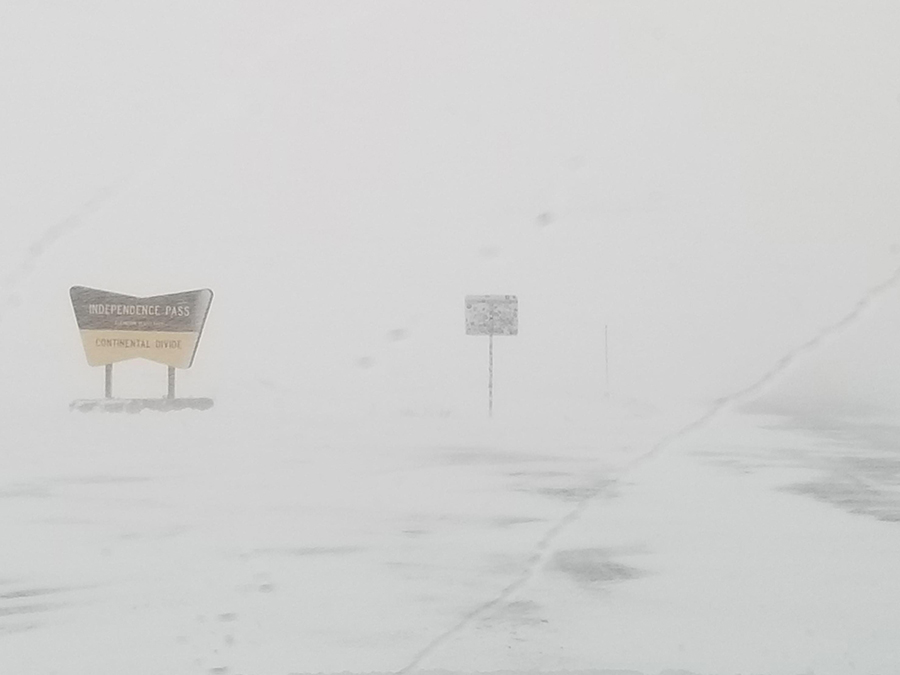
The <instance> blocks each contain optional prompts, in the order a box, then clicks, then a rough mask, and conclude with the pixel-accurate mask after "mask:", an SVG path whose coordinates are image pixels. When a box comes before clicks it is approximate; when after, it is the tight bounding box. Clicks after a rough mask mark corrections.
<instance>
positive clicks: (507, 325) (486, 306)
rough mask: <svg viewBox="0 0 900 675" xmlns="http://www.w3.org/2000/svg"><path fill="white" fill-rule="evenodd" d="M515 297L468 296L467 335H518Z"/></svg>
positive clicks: (517, 303)
mask: <svg viewBox="0 0 900 675" xmlns="http://www.w3.org/2000/svg"><path fill="white" fill-rule="evenodd" d="M518 333H519V300H518V298H516V296H515V295H467V296H466V335H518Z"/></svg>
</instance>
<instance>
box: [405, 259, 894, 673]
mask: <svg viewBox="0 0 900 675" xmlns="http://www.w3.org/2000/svg"><path fill="white" fill-rule="evenodd" d="M898 286H900V268H897V269H896V270H894V273H893V274H891V275H890V276H889V277H888V278H887V279H885V280H884V281H882V282H881V283H879V284H877V285H876V286H873V287H872V288H870V289H869V290H868V291H867V292H866V293H865V294H863V296H862V297H861V298H860V299H859V300H858V301H857V302H856V304H855V305H853V307H852V308H851V309H850V311H849V312H847V314H845V315H844V316H843V317H841V318H840V319H838V320H837V321H834V322H833V323H830V324H828V325H826V326H824V327H823V328H821V329H819V331H818V332H817V333H816V334H815V335H814V336H813V337H812V338H810V339H809V340H807V341H806V342H804V343H802V344H800V345H798V346H796V347H794V348H793V349H791V350H790V351H788V352H787V353H786V354H785V355H784V356H782V357H781V358H780V359H778V361H776V362H775V363H774V364H773V365H772V366H771V367H770V368H769V369H768V370H767V371H766V372H765V373H763V374H762V375H761V376H760V377H759V378H757V379H756V380H755V381H753V382H752V383H750V384H749V385H747V386H746V387H744V388H742V389H739V390H737V391H735V392H732V393H731V394H728V395H726V396H723V397H721V398H719V399H716V400H715V401H714V402H713V403H712V405H711V406H710V407H709V408H708V409H707V411H706V412H705V413H703V414H702V415H700V417H698V418H697V419H695V420H693V421H692V422H689V423H688V424H686V425H684V426H683V427H681V428H680V429H678V430H677V431H674V432H673V433H671V434H669V435H667V436H664V437H663V438H661V439H660V440H659V441H657V442H656V443H654V444H653V446H652V447H651V448H650V450H648V451H647V452H645V453H643V454H642V455H640V456H639V457H636V458H634V459H632V460H631V461H630V462H627V463H626V464H625V466H624V467H623V468H622V469H621V470H620V471H619V473H622V472H624V471H627V470H629V469H631V468H634V467H635V466H638V465H639V464H641V463H643V462H646V461H648V460H650V459H652V458H654V457H656V456H658V455H659V454H661V453H662V452H663V451H664V450H666V449H668V448H669V447H670V446H672V445H674V444H675V443H677V442H678V441H680V440H682V439H683V438H685V437H687V436H690V435H691V434H692V433H694V432H696V431H699V430H701V429H703V428H704V427H706V426H707V425H708V424H709V423H710V422H711V421H713V420H714V419H715V418H716V417H718V416H719V414H721V413H722V412H723V411H725V410H727V409H728V408H730V407H731V406H732V405H734V404H736V403H740V402H742V401H744V400H745V399H747V398H749V397H751V396H753V395H755V394H758V393H759V392H761V391H762V390H763V389H764V388H765V387H767V386H768V385H769V384H771V383H772V382H774V381H775V380H777V378H778V377H779V376H780V375H782V374H783V373H784V372H785V371H787V369H788V368H790V367H791V366H792V365H793V364H794V363H795V362H797V361H798V360H800V359H802V358H803V357H805V356H808V355H810V354H811V353H814V352H815V351H816V350H817V349H818V348H819V347H820V346H821V345H822V344H823V343H824V342H826V341H827V340H829V339H830V338H832V337H835V336H836V335H839V334H840V333H842V332H843V331H844V330H846V329H847V328H849V327H850V326H851V325H853V324H854V323H856V322H857V321H858V320H859V319H860V318H861V317H862V316H863V314H864V313H865V312H866V310H868V309H869V308H870V307H871V306H872V305H874V304H875V303H876V302H877V301H878V300H879V298H881V297H882V296H884V295H886V294H887V293H889V292H890V291H892V290H893V289H894V288H895V287H898ZM602 491H603V487H602V486H601V485H599V484H598V485H596V486H594V487H593V488H592V489H591V491H590V492H589V493H588V494H587V495H586V496H585V497H584V498H583V499H581V500H580V501H579V502H578V503H577V504H576V505H575V507H574V508H573V509H572V510H571V511H570V512H569V513H567V514H566V515H565V516H563V517H562V518H561V519H560V520H558V521H557V522H556V523H555V524H554V525H553V526H552V527H551V528H550V529H549V530H548V531H547V532H546V533H545V534H544V536H543V537H542V538H541V539H540V540H539V541H538V542H537V544H536V545H535V547H534V550H533V552H532V555H531V556H530V557H529V558H528V566H527V570H526V571H525V572H524V573H523V574H522V575H521V576H519V577H518V578H516V579H515V580H514V581H513V582H512V583H510V584H508V585H507V586H505V587H504V588H503V589H502V590H501V591H500V592H499V593H498V594H497V595H496V596H494V597H493V598H491V599H490V600H487V601H486V602H483V603H481V604H480V605H478V606H477V607H475V608H474V609H472V610H471V611H469V612H467V613H466V614H465V615H463V617H462V618H461V619H460V620H459V621H457V622H456V623H455V624H454V625H453V626H452V627H450V628H449V629H448V630H446V631H444V632H443V633H441V634H440V635H438V636H437V637H435V638H434V639H432V640H431V642H429V643H428V644H427V645H426V646H425V647H424V648H423V649H421V650H420V651H419V652H418V653H417V654H416V655H415V656H414V657H413V658H412V659H411V660H410V662H409V663H408V664H407V665H406V666H404V667H403V668H401V669H400V670H398V671H396V673H397V675H404V674H405V673H409V672H411V671H413V670H415V669H416V668H418V666H419V664H420V663H422V661H424V660H425V659H426V658H428V657H429V656H431V655H432V654H433V653H434V652H435V651H437V649H438V648H439V647H441V646H442V645H443V644H444V643H446V642H447V641H448V640H450V639H451V638H452V637H454V636H456V635H457V634H458V633H460V632H462V631H463V630H465V629H466V628H467V627H468V626H469V625H470V624H471V623H473V622H474V621H475V620H476V619H478V618H480V617H481V616H483V615H484V614H485V613H486V612H488V611H489V610H491V609H493V608H494V607H496V606H497V605H499V604H501V603H503V602H505V601H507V600H508V599H510V598H511V597H512V596H513V595H515V593H516V592H517V591H518V590H519V589H520V588H522V587H523V586H525V585H526V584H527V583H528V582H530V581H531V580H532V579H534V578H535V577H536V576H537V575H538V574H539V573H540V571H541V570H542V569H543V568H544V566H545V565H546V563H547V560H548V559H549V557H550V555H551V554H552V552H553V548H552V546H553V542H554V541H555V540H556V538H557V537H558V536H559V535H560V534H562V533H563V532H564V531H565V530H566V529H567V528H568V527H570V526H571V525H574V524H575V523H577V522H578V520H579V519H580V518H581V516H582V514H583V513H584V512H585V510H586V509H587V507H588V506H590V504H591V503H592V502H593V501H594V500H595V499H596V498H597V497H598V496H599V495H600V494H601V493H602Z"/></svg>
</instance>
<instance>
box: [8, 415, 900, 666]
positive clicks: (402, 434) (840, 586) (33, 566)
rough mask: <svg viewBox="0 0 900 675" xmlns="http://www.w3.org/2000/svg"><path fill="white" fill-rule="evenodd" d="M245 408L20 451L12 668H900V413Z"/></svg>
mask: <svg viewBox="0 0 900 675" xmlns="http://www.w3.org/2000/svg"><path fill="white" fill-rule="evenodd" d="M236 413H237V411H229V410H227V409H226V408H224V407H220V408H218V409H216V410H214V411H212V412H209V413H204V414H201V415H198V414H196V413H171V414H168V415H165V414H159V413H143V414H141V415H137V416H125V415H123V416H116V415H109V414H107V415H96V414H95V415H81V414H73V415H70V416H68V417H66V416H62V417H60V418H59V419H58V420H56V421H55V424H54V425H53V426H52V428H51V425H36V426H35V427H34V428H32V430H31V433H28V434H24V435H23V437H22V442H21V444H20V445H19V446H18V447H16V448H6V449H5V451H6V452H5V455H4V471H3V476H2V481H0V500H2V506H3V508H2V511H0V536H2V541H3V546H2V548H0V569H2V570H3V574H2V578H0V664H2V672H4V673H16V674H17V675H49V674H51V673H60V674H63V673H65V674H67V675H69V674H72V675H76V674H84V675H88V674H90V675H119V674H121V673H125V672H127V673H133V674H135V675H138V674H146V675H159V674H161V673H202V674H207V675H212V674H214V673H220V674H224V673H227V674H229V675H238V674H242V675H288V674H289V673H307V672H340V671H345V670H349V671H353V672H372V671H380V672H417V671H420V670H434V669H448V670H451V671H453V672H471V671H492V670H504V669H506V670H516V671H520V670H532V669H539V670H541V671H543V672H551V671H556V670H563V669H571V670H579V669H591V670H592V671H593V672H597V671H603V670H604V669H609V670H617V671H628V672H632V671H633V672H640V673H647V674H653V675H655V674H656V673H659V672H661V671H665V670H667V669H680V670H686V671H689V672H694V673H707V674H712V673H715V674H719V673H722V674H724V673H739V672H740V673H773V674H782V673H783V674H785V675H788V674H796V673H806V672H814V673H816V674H828V673H834V674H838V673H850V672H861V673H862V672H864V673H895V672H900V671H898V664H900V640H898V626H900V576H898V574H897V561H898V560H900V527H898V521H900V494H898V490H897V483H898V480H900V454H898V448H900V428H898V427H897V426H896V423H895V422H894V423H890V424H887V423H882V424H875V423H874V421H873V420H866V421H865V423H863V422H861V421H860V420H858V419H857V420H853V419H846V418H845V419H840V418H834V417H832V418H830V419H829V420H827V421H825V420H822V419H815V418H808V419H801V418H797V417H789V416H784V415H776V414H772V413H771V412H768V413H766V414H764V413H765V411H758V410H757V411H755V412H754V411H745V412H732V413H728V414H724V415H722V416H720V417H718V418H717V419H715V420H713V421H711V422H709V423H708V424H707V425H706V426H705V427H704V428H703V429H700V430H697V431H694V432H692V433H691V434H689V435H688V436H686V437H685V438H684V439H683V440H682V441H680V442H677V443H675V444H673V445H671V446H670V447H669V448H668V449H666V450H665V451H664V452H662V453H660V454H658V455H655V456H653V457H651V458H649V459H648V458H646V456H645V453H646V450H647V448H648V447H650V446H652V444H653V442H654V441H655V440H656V439H657V438H658V437H662V436H664V435H665V434H666V433H667V432H670V431H671V430H672V429H673V428H675V427H677V426H678V423H679V422H680V421H681V420H680V419H675V418H673V417H666V416H665V415H660V414H657V413H653V412H651V411H646V410H639V409H634V408H629V407H627V406H618V407H617V406H615V405H612V404H611V405H609V406H608V407H607V408H606V409H605V410H603V411H600V414H599V415H598V416H597V419H596V421H595V422H594V424H593V425H592V426H590V428H588V427H587V426H585V425H578V424H574V423H568V424H566V423H564V422H558V423H557V424H556V425H551V424H547V423H546V422H543V423H538V422H535V421H532V422H531V423H530V424H525V423H521V422H520V423H516V424H510V423H505V422H504V421H503V420H498V421H497V422H496V423H495V424H494V425H488V424H484V425H474V426H473V425H460V424H459V423H457V422H455V421H452V420H443V421H435V420H417V419H412V418H410V419H407V420H399V421H397V422H396V423H394V424H391V425H385V424H383V423H381V424H376V423H374V422H372V421H369V422H366V421H364V420H357V422H356V424H355V426H354V428H352V429H351V428H348V426H347V424H346V423H345V422H343V421H342V422H340V423H338V421H336V420H333V421H331V422H329V421H328V420H327V419H320V420H318V425H317V426H313V425H312V424H310V422H309V421H308V420H307V421H305V422H302V423H301V422H299V421H298V422H296V423H294V424H285V421H284V420H279V421H278V424H272V422H273V420H272V419H271V417H270V418H269V419H267V416H266V413H265V412H264V411H259V412H258V414H257V416H256V417H255V418H254V419H253V423H252V424H241V425H235V424H230V423H229V421H230V420H233V419H234V415H235V414H236ZM680 414H682V415H685V414H687V413H685V412H682V413H680Z"/></svg>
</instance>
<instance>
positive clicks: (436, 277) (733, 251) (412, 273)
mask: <svg viewBox="0 0 900 675" xmlns="http://www.w3.org/2000/svg"><path fill="white" fill-rule="evenodd" d="M898 19H900V7H898V6H897V5H896V4H895V3H890V2H884V3H852V4H851V3H830V2H828V3H823V2H815V3H812V2H803V3H801V2H793V3H718V2H708V3H693V2H679V3H664V2H660V3H640V2H560V1H554V2H542V3H536V2H492V3H483V2H453V3H450V2H429V3H420V2H377V3H375V2H365V3H362V2H361V3H335V2H327V3H325V2H320V3H256V2H253V3H249V2H248V3H220V2H192V3H169V4H162V3H147V4H146V5H144V6H142V7H135V6H130V5H129V6H125V5H122V4H121V3H107V4H99V3H94V4H92V5H90V6H88V5H85V4H83V3H78V4H77V5H64V4H55V5H54V4H40V5H38V4H35V3H24V2H21V3H20V2H12V3H10V2H7V3H3V5H2V6H0V81H2V82H3V83H4V87H3V92H4V93H3V105H2V107H0V184H2V185H3V186H4V187H3V190H0V272H2V274H0V284H2V287H0V293H2V298H0V301H2V302H3V303H4V304H6V301H7V300H10V299H12V301H14V302H15V303H17V304H15V305H14V306H12V307H7V308H6V310H3V312H2V314H0V335H2V340H3V343H4V345H5V347H6V353H7V354H9V355H11V356H13V355H14V357H13V358H11V359H9V360H7V361H5V362H3V363H2V364H0V396H2V397H4V398H7V399H9V398H11V397H22V396H25V397H30V398H34V397H37V396H38V394H39V392H43V395H44V396H45V397H49V400H50V401H52V402H53V405H58V404H59V403H60V402H63V403H64V402H66V401H68V400H70V399H72V398H79V397H86V396H93V395H96V394H98V393H99V392H100V390H101V386H102V384H101V379H102V375H101V373H100V372H99V371H97V372H91V371H90V370H89V369H88V368H87V366H86V365H85V363H84V360H83V356H82V354H81V351H80V349H81V348H80V343H79V340H78V336H77V333H76V330H75V324H74V320H73V317H72V315H71V310H70V308H69V307H68V296H67V289H68V287H69V286H71V285H74V284H80V285H88V286H95V287H98V288H104V289H108V290H112V291H116V292H122V293H132V294H138V295H141V294H147V295H149V294H156V293H165V292H174V291H179V290H185V289H189V288H197V287H210V288H212V289H213V290H214V291H215V292H216V299H215V301H214V303H213V308H212V312H211V314H210V319H209V322H208V325H207V332H206V334H205V335H204V339H203V342H202V344H201V347H200V352H199V354H198V358H197V361H196V363H195V367H194V369H193V370H192V371H191V372H189V373H186V374H184V375H183V376H182V382H183V386H184V391H185V392H186V393H192V394H196V395H215V396H219V397H221V396H240V395H248V396H251V395H252V396H257V395H262V393H263V392H266V391H269V390H268V389H267V388H266V386H267V385H266V384H262V383H270V384H272V385H275V387H276V388H279V389H280V390H281V391H282V392H284V395H287V393H286V392H292V395H294V396H296V397H298V400H300V401H302V405H303V406H305V408H304V409H313V408H314V409H323V410H325V409H335V408H337V409H351V408H352V409H357V410H376V411H383V412H392V413H393V412H397V411H398V410H403V409H410V410H416V411H418V412H425V413H428V412H434V411H439V410H444V409H446V410H451V411H454V412H460V413H468V412H471V411H480V410H481V408H482V406H483V404H484V387H485V380H486V372H485V371H486V359H487V345H486V344H485V340H482V339H476V338H471V337H466V336H465V335H464V334H463V319H462V309H463V307H462V303H463V296H464V295H465V294H467V293H513V294H516V295H518V296H519V303H520V312H521V316H520V335H519V336H518V337H515V338H505V339H498V340H497V345H496V347H497V349H496V355H497V361H496V371H497V372H496V377H497V380H496V385H497V392H496V393H497V400H498V406H500V407H501V409H503V408H502V406H506V408H505V409H506V410H507V411H511V410H515V411H518V412H520V413H523V414H528V411H530V410H534V409H536V408H539V407H540V406H541V405H543V403H542V402H545V401H547V400H556V401H559V400H568V399H578V400H579V401H580V402H581V403H585V402H586V403H587V404H588V405H589V404H590V402H591V401H593V400H595V399H596V398H598V397H599V396H601V395H602V392H603V389H604V383H603V379H604V378H603V358H602V347H603V328H604V326H605V325H609V330H610V335H611V340H612V342H611V366H612V382H613V390H614V392H615V393H618V394H621V395H627V396H634V397H638V398H642V399H656V398H659V397H666V396H672V395H674V396H678V397H685V398H690V399H703V400H707V399H711V398H714V397H717V396H720V395H723V394H725V393H728V392H729V391H732V390H735V389H739V388H741V387H743V386H745V385H746V384H748V383H750V382H752V381H753V380H755V379H756V378H757V377H759V376H760V375H761V374H762V373H763V372H764V371H765V370H767V369H768V368H769V367H770V366H771V365H772V364H773V363H774V362H775V361H777V360H778V359H779V358H780V357H781V356H782V355H783V354H784V353H786V352H787V351H788V350H790V349H791V348H793V347H795V346H796V345H798V344H800V343H802V342H804V341H806V340H807V339H809V338H811V337H812V336H813V335H815V334H816V332H817V331H818V330H819V329H820V328H821V327H822V326H824V325H827V324H829V323H831V322H833V321H835V320H837V319H839V318H840V317H841V316H842V315H844V314H846V313H847V312H849V311H850V310H851V309H852V307H853V305H854V303H855V302H856V301H857V300H858V299H859V298H860V297H861V296H862V295H863V293H864V292H865V290H866V289H867V288H869V287H871V286H874V285H875V284H877V283H879V282H880V281H882V280H883V279H885V278H887V277H889V276H890V275H891V274H892V273H893V272H894V271H895V270H896V269H897V268H898V267H900V227H898V218H897V217H898V215H900V192H898V191H897V189H896V186H897V185H898V179H900V143H898V141H900V43H898V42H897V40H896V26H897V21H898ZM110 186H112V188H110ZM91 200H96V208H89V209H87V210H85V204H86V203H87V202H90V201H91ZM73 214H82V217H81V218H80V219H79V220H78V221H73V222H72V224H73V227H72V228H65V227H63V226H61V223H64V222H65V221H66V219H68V218H70V217H71V216H72V215H73ZM544 214H546V215H544ZM542 223H544V224H543V225H542ZM48 231H49V233H50V234H49V237H48V235H47V234H46V233H47V232H48ZM56 233H61V236H56ZM42 238H43V239H46V242H47V244H48V245H47V246H45V247H44V248H43V251H42V255H40V256H38V257H33V256H31V255H30V254H29V247H31V246H33V245H34V244H35V242H37V241H40V240H42ZM29 261H33V263H34V264H33V265H30V262H29ZM7 275H10V276H7ZM4 279H5V281H4ZM897 296H898V294H897V292H896V291H895V292H893V293H891V294H888V295H887V296H885V298H884V301H883V302H882V303H879V304H878V305H877V306H876V307H875V308H874V310H873V312H870V314H874V315H877V316H874V317H872V319H871V321H870V323H871V325H872V326H873V328H872V330H873V333H872V334H871V335H869V334H867V333H865V332H863V333H859V332H857V334H856V337H855V338H854V340H855V342H854V346H853V348H852V349H850V350H849V351H847V352H846V353H843V354H842V355H840V356H839V357H837V356H835V357H834V358H836V359H837V363H838V366H839V367H838V366H834V367H832V366H833V365H834V364H832V365H828V364H827V363H822V364H820V366H819V370H818V371H816V368H815V367H812V368H813V371H814V372H817V373H818V374H816V375H811V376H810V377H811V378H812V379H814V380H816V379H817V381H818V384H816V385H814V387H813V388H814V389H817V390H820V389H821V388H822V387H823V386H832V387H834V388H835V389H837V390H841V391H843V390H845V389H847V386H846V385H847V383H848V382H855V381H858V380H859V379H860V378H869V379H870V380H871V376H872V375H873V374H876V373H881V374H883V373H885V372H888V373H892V374H896V373H898V372H900V365H898V357H897V356H896V350H895V349H893V347H892V346H891V345H892V344H893V342H892V341H891V340H890V339H887V338H886V337H884V336H889V335H894V336H895V335H896V330H897V328H898V326H900V319H898V318H897V316H898V314H897V312H896V311H895V310H893V309H892V307H895V306H896V303H897ZM875 327H877V330H878V331H880V332H879V333H877V335H880V336H881V337H877V336H876V333H875V332H874V331H875ZM396 328H404V329H406V330H408V331H409V335H410V337H409V339H407V340H405V341H401V342H391V341H390V340H389V339H388V336H387V334H388V331H390V330H392V329H396ZM363 357H369V358H371V359H372V360H373V361H372V362H373V363H374V366H373V367H372V368H369V369H362V368H360V367H358V365H357V362H358V360H359V359H360V358H363ZM159 368H160V367H159V366H154V365H152V364H148V363H129V364H124V365H123V366H121V367H120V371H121V373H122V375H121V377H123V378H125V379H124V380H122V381H123V382H124V384H123V385H122V386H123V387H125V389H126V390H127V391H124V390H123V392H122V393H123V395H124V394H126V393H128V392H130V393H133V394H134V395H141V394H148V393H149V394H155V393H157V389H158V388H161V387H163V386H164V373H162V372H159V373H158V372H157V370H158V369H159ZM823 370H824V372H826V373H828V374H826V375H822V371H823ZM830 373H835V375H834V377H832V376H831V375H830ZM129 378H131V379H129ZM157 380H158V382H157ZM898 380H900V378H898V377H893V376H891V377H884V376H883V375H881V376H880V380H879V383H880V385H879V387H880V388H879V389H878V393H877V394H876V396H882V395H884V396H887V395H888V394H890V395H891V396H893V395H895V394H896V395H898V397H900V393H898V390H897V387H898V385H897V384H895V383H896V382H897V381H898ZM129 387H131V388H130V389H128V388H129ZM801 389H802V383H801ZM864 389H865V391H864ZM847 391H848V392H849V393H848V394H847V395H848V396H871V395H872V392H871V390H870V388H860V387H857V388H856V389H855V390H851V389H847ZM266 395H267V394H266Z"/></svg>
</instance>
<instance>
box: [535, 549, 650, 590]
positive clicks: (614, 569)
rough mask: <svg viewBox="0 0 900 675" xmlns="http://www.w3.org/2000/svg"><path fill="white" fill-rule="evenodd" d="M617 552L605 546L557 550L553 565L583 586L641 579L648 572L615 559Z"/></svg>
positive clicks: (553, 567)
mask: <svg viewBox="0 0 900 675" xmlns="http://www.w3.org/2000/svg"><path fill="white" fill-rule="evenodd" d="M614 554H615V552H614V551H610V550H609V549H605V548H578V549H568V550H563V551H557V552H556V553H555V554H554V555H553V558H552V561H551V567H552V569H555V570H557V571H560V572H563V573H564V574H566V575H568V576H569V577H571V578H572V579H573V580H575V581H576V582H577V583H578V584H580V585H582V586H596V585H605V584H610V583H615V582H619V581H628V580H631V579H639V578H640V577H643V576H646V575H647V572H646V571H644V570H641V569H638V568H637V567H631V566H630V565H625V564H623V563H620V562H617V561H615V560H614V559H613V556H614Z"/></svg>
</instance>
